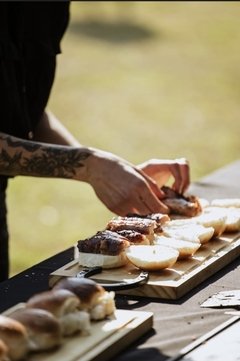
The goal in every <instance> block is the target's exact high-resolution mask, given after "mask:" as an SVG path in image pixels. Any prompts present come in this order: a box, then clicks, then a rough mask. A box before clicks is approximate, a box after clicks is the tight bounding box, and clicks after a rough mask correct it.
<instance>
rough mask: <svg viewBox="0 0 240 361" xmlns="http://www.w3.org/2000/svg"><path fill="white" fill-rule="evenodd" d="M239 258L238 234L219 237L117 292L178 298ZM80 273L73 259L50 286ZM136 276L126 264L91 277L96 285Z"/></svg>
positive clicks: (239, 233) (56, 272)
mask: <svg viewBox="0 0 240 361" xmlns="http://www.w3.org/2000/svg"><path fill="white" fill-rule="evenodd" d="M239 255H240V232H238V233H233V234H223V235H222V236H221V237H219V238H215V239H213V240H211V241H210V242H208V243H206V244H205V245H202V246H201V247H200V248H199V250H198V251H197V252H196V253H195V255H194V256H193V257H191V258H189V259H186V260H179V261H178V262H177V263H176V264H175V265H174V266H173V267H172V268H171V269H165V270H162V271H159V272H151V273H150V277H149V281H148V283H147V284H145V285H143V286H141V287H138V288H133V289H130V290H124V291H119V293H121V294H125V295H134V296H143V297H153V298H159V299H178V298H180V297H181V296H183V295H185V294H186V293H187V292H189V291H190V290H191V289H193V288H194V287H196V286H197V285H198V284H200V283H201V282H203V281H204V280H206V279H207V278H208V277H210V276H211V275H213V274H214V273H216V272H217V271H219V270H220V269H221V268H223V267H224V266H226V265H227V264H229V263H230V262H232V261H233V260H234V259H235V258H237V257H238V256H239ZM80 270H82V267H80V266H79V265H78V262H77V260H74V261H72V262H70V263H68V264H66V265H65V266H64V267H62V268H60V269H58V270H56V271H55V272H53V273H51V274H50V277H49V285H50V287H52V286H53V285H54V284H55V283H56V282H57V281H58V280H60V279H61V278H62V277H71V276H75V275H76V274H77V273H78V272H79V271H80ZM138 274H139V270H138V269H137V268H136V267H134V266H132V265H127V266H125V267H121V268H117V269H111V270H104V271H103V272H102V273H101V274H98V275H95V276H92V278H93V279H94V280H95V281H97V282H105V283H106V282H119V281H122V280H124V279H130V278H135V277H137V275H138Z"/></svg>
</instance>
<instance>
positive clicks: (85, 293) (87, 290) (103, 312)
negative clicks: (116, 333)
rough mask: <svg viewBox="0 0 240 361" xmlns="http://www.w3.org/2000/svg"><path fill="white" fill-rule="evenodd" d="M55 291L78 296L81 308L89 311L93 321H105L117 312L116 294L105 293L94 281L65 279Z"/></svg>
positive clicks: (56, 286)
mask: <svg viewBox="0 0 240 361" xmlns="http://www.w3.org/2000/svg"><path fill="white" fill-rule="evenodd" d="M53 289H68V290H70V291H71V292H73V293H74V294H75V295H77V296H78V297H79V299H80V305H79V308H80V309H81V310H87V311H88V312H89V313H90V318H91V319H95V320H100V319H104V318H105V317H106V316H108V315H110V314H112V313H113V312H114V311H115V301H114V296H115V295H114V292H107V291H105V290H104V288H103V287H102V286H101V285H99V284H97V283H96V282H95V281H93V280H92V279H89V278H75V277H67V278H63V279H62V280H60V281H59V282H58V283H57V284H56V285H55V286H54V288H53ZM100 305H101V306H100Z"/></svg>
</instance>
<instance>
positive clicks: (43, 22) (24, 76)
mask: <svg viewBox="0 0 240 361" xmlns="http://www.w3.org/2000/svg"><path fill="white" fill-rule="evenodd" d="M68 20H69V1H62V2H55V1H53V2H47V1H43V2H41V1H39V2H35V1H32V2H31V1H30V2H7V1H6V2H0V99H1V105H0V132H3V133H7V134H10V135H14V136H17V137H20V138H25V139H27V138H31V137H32V135H33V134H34V129H35V127H36V125H37V123H38V121H39V119H40V117H41V116H42V114H43V112H44V109H45V107H46V105H47V102H48V98H49V95H50V91H51V87H52V84H53V81H54V76H55V66H56V55H57V54H58V53H60V41H61V39H62V36H63V34H64V32H65V29H66V27H67V25H68ZM6 183H7V180H6V178H5V177H3V176H2V177H0V190H1V191H0V192H1V194H0V280H1V279H4V278H6V274H7V268H8V264H7V259H8V251H7V250H8V241H7V239H8V234H7V226H6V217H5V216H4V214H5V215H6V205H5V189H6Z"/></svg>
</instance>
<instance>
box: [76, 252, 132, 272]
mask: <svg viewBox="0 0 240 361" xmlns="http://www.w3.org/2000/svg"><path fill="white" fill-rule="evenodd" d="M77 259H78V263H79V265H80V266H83V267H96V266H100V267H102V268H105V269H108V268H118V267H123V266H125V265H126V264H127V263H128V259H127V257H126V253H125V251H122V252H120V253H119V254H118V255H115V256H111V255H106V254H99V253H86V252H80V251H78V252H77Z"/></svg>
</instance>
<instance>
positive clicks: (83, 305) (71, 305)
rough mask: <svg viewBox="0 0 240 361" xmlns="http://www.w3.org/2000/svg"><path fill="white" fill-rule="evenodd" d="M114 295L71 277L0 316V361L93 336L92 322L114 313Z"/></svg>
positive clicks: (16, 359) (92, 283)
mask: <svg viewBox="0 0 240 361" xmlns="http://www.w3.org/2000/svg"><path fill="white" fill-rule="evenodd" d="M114 297H115V295H114V292H107V291H105V290H104V288H103V287H102V286H101V285H99V284H97V283H96V282H95V281H93V280H91V279H84V278H73V277H69V278H66V279H63V280H60V281H59V282H58V283H57V284H56V285H55V286H54V288H53V289H52V290H48V291H44V292H41V293H37V294H35V295H33V296H32V297H31V298H29V299H28V300H27V302H26V303H24V304H21V306H19V307H18V308H16V309H15V310H12V311H11V310H10V311H9V312H7V313H6V312H5V314H4V315H0V361H18V360H23V359H25V358H26V357H27V355H28V354H29V353H31V352H41V351H47V350H54V349H55V348H58V347H60V346H61V344H62V343H63V342H64V339H65V338H66V337H71V336H72V335H74V334H79V335H80V336H87V335H90V334H91V326H92V322H97V321H100V320H104V319H106V317H108V316H110V315H111V314H113V313H114V312H115V300H114Z"/></svg>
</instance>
